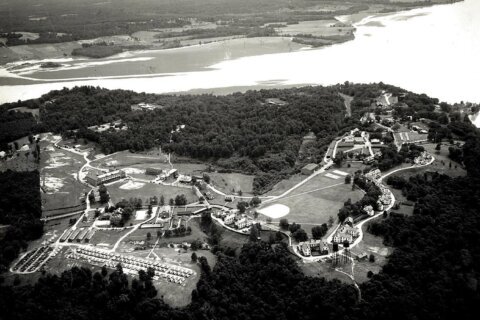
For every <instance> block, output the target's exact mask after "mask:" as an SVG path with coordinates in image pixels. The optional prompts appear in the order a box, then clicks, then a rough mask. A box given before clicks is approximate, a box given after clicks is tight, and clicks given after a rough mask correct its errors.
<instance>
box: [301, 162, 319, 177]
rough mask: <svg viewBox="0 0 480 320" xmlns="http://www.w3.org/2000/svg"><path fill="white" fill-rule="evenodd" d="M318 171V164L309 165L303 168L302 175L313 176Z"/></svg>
mask: <svg viewBox="0 0 480 320" xmlns="http://www.w3.org/2000/svg"><path fill="white" fill-rule="evenodd" d="M317 169H318V164H316V163H309V164H307V165H306V166H305V167H303V168H302V174H304V175H307V176H308V175H311V174H312V173H314V172H315V170H317Z"/></svg>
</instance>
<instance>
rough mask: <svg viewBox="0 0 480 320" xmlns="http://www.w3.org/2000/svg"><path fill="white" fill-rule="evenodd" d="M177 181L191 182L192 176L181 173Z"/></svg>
mask: <svg viewBox="0 0 480 320" xmlns="http://www.w3.org/2000/svg"><path fill="white" fill-rule="evenodd" d="M178 181H180V182H182V183H190V182H192V177H191V176H187V175H183V174H181V175H180V177H179V178H178Z"/></svg>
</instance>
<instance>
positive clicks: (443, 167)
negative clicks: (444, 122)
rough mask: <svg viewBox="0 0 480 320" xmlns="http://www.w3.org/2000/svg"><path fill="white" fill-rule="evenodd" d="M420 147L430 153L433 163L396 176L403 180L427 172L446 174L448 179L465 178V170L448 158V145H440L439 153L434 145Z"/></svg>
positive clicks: (428, 144)
mask: <svg viewBox="0 0 480 320" xmlns="http://www.w3.org/2000/svg"><path fill="white" fill-rule="evenodd" d="M422 146H423V147H424V148H425V150H426V151H427V152H428V153H430V154H431V155H433V156H434V157H435V161H434V162H433V163H432V164H431V165H429V166H426V167H422V168H418V169H412V170H405V171H401V172H399V173H398V174H397V175H400V176H402V177H404V178H408V177H411V176H414V175H417V174H423V173H424V172H427V171H430V172H438V173H441V174H446V175H448V176H450V177H459V176H465V175H466V174H467V172H466V170H465V169H463V168H462V167H461V165H460V164H458V163H456V162H455V161H452V160H451V159H450V158H449V157H448V154H449V152H448V147H449V146H450V145H449V144H444V145H442V147H441V149H440V151H439V152H438V151H436V150H435V147H436V146H437V145H436V144H433V143H427V144H422ZM437 152H438V153H437ZM450 163H452V167H451V168H450ZM455 166H456V168H455Z"/></svg>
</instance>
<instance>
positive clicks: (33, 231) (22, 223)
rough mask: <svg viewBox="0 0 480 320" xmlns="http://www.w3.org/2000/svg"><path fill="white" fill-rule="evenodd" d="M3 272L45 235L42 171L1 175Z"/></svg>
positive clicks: (0, 250) (0, 265)
mask: <svg viewBox="0 0 480 320" xmlns="http://www.w3.org/2000/svg"><path fill="white" fill-rule="evenodd" d="M0 195H1V197H0V225H4V226H7V227H6V228H5V230H4V229H2V230H1V231H2V234H1V235H0V273H1V272H3V271H5V270H6V269H7V267H8V266H9V265H10V263H11V262H12V261H13V260H14V259H15V258H16V257H17V256H18V253H19V252H20V251H21V250H24V249H25V248H26V247H27V245H28V241H31V240H34V239H37V238H39V237H40V236H41V235H42V233H43V223H42V222H41V221H40V217H41V216H42V209H41V201H40V175H39V173H38V171H33V172H14V171H10V170H8V171H6V172H1V173H0Z"/></svg>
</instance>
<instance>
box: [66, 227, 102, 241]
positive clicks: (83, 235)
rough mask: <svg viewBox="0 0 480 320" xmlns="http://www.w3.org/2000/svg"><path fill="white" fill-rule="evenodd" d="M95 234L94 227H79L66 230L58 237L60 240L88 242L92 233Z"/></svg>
mask: <svg viewBox="0 0 480 320" xmlns="http://www.w3.org/2000/svg"><path fill="white" fill-rule="evenodd" d="M94 234H95V229H91V230H90V229H88V228H79V229H75V230H72V229H70V230H68V231H67V232H65V233H64V234H63V235H62V237H61V238H60V242H65V241H67V242H73V241H76V242H82V241H84V242H85V243H89V242H90V240H91V239H92V237H93V235H94Z"/></svg>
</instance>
